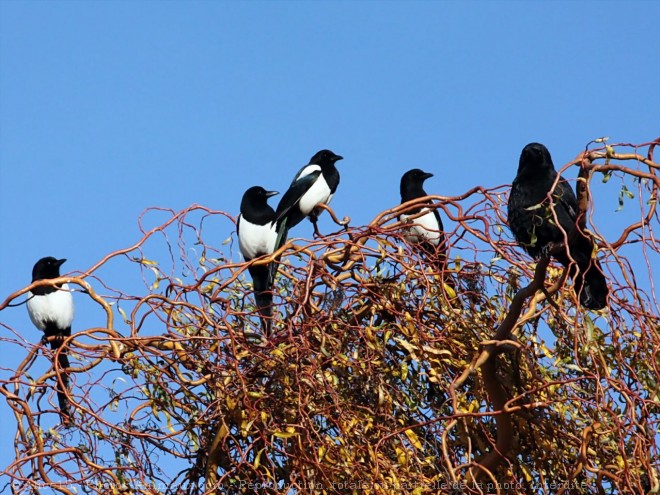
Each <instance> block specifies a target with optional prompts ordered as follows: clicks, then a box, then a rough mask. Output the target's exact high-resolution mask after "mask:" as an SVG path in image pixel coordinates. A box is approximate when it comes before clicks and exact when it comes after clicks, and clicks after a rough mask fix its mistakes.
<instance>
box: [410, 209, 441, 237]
mask: <svg viewBox="0 0 660 495" xmlns="http://www.w3.org/2000/svg"><path fill="white" fill-rule="evenodd" d="M422 211H426V212H428V213H426V214H425V215H421V216H419V217H417V218H415V219H413V220H412V222H414V223H413V224H412V225H411V226H410V227H409V228H408V229H407V231H406V233H405V234H404V236H405V238H406V240H407V241H408V242H411V243H414V244H416V243H420V242H430V243H431V244H433V245H434V246H437V245H438V244H439V243H440V237H441V235H442V234H441V232H440V226H439V225H438V220H437V218H435V214H434V213H433V212H432V211H429V209H428V208H423V209H422ZM411 216H413V215H401V221H402V222H405V221H407V220H408V219H409V218H410V217H411Z"/></svg>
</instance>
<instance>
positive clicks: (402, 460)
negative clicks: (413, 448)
mask: <svg viewBox="0 0 660 495" xmlns="http://www.w3.org/2000/svg"><path fill="white" fill-rule="evenodd" d="M394 451H395V452H396V460H397V461H398V463H399V464H401V465H402V466H405V465H406V464H408V456H407V455H406V451H405V450H403V449H402V448H400V447H397V446H395V447H394Z"/></svg>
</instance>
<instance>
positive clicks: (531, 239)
mask: <svg viewBox="0 0 660 495" xmlns="http://www.w3.org/2000/svg"><path fill="white" fill-rule="evenodd" d="M556 178H557V171H556V170H555V167H554V165H553V163H552V158H551V157H550V152H549V151H548V149H547V148H546V147H545V146H543V145H542V144H539V143H530V144H528V145H527V146H525V147H524V148H523V150H522V153H521V155H520V164H519V165H518V174H517V175H516V178H515V179H514V181H513V185H512V187H511V194H510V195H509V204H508V223H509V228H510V229H511V232H513V235H514V236H515V237H516V240H517V241H518V244H520V246H522V248H523V249H524V250H525V251H527V253H529V254H530V255H531V256H533V257H535V258H538V257H539V256H541V255H542V254H544V253H545V251H546V250H547V249H548V248H549V247H550V245H551V244H556V243H563V242H564V239H565V235H566V236H567V237H568V240H569V245H568V250H567V251H568V252H567V251H566V250H563V251H561V252H559V253H553V256H554V258H555V259H556V260H557V261H559V262H560V263H561V264H562V265H564V266H565V267H567V268H568V269H569V276H570V277H571V278H572V279H573V281H574V288H575V292H576V294H578V296H579V298H580V303H581V304H582V306H584V307H585V308H588V309H602V308H604V307H605V306H606V305H607V294H608V293H609V289H608V287H607V281H606V279H605V276H604V275H603V272H602V270H601V268H600V263H598V260H596V259H595V258H592V253H593V248H594V241H593V239H592V238H591V236H589V235H588V234H585V233H583V232H580V231H578V232H575V233H574V234H573V231H574V229H577V226H576V221H577V215H578V211H579V207H578V203H577V198H576V196H575V193H574V192H573V189H572V188H571V186H570V185H569V184H568V182H566V180H565V179H563V178H561V177H560V178H559V182H558V183H557V187H556V188H555V190H554V191H553V193H552V202H553V203H554V208H552V207H551V205H550V202H549V201H548V193H549V192H550V189H551V188H552V185H553V183H554V181H555V179H556ZM553 209H554V212H555V215H556V217H557V221H555V219H554V216H553V213H552V210H553ZM564 233H565V234H564ZM569 253H570V257H569ZM571 258H572V259H573V260H574V261H575V263H571ZM576 265H577V266H576Z"/></svg>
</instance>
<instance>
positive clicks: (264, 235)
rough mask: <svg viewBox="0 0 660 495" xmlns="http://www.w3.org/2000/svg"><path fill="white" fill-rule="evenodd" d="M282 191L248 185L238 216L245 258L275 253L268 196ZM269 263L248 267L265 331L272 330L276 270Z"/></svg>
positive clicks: (274, 229) (273, 222)
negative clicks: (249, 186)
mask: <svg viewBox="0 0 660 495" xmlns="http://www.w3.org/2000/svg"><path fill="white" fill-rule="evenodd" d="M276 194H279V193H278V192H277V191H267V190H266V189H264V188H263V187H261V186H254V187H251V188H249V189H248V190H247V191H245V193H244V194H243V199H242V201H241V213H240V215H239V216H238V222H237V231H238V245H239V247H240V250H241V253H242V254H243V257H244V258H245V261H252V260H253V259H254V258H258V257H260V256H264V255H268V254H272V253H273V252H274V251H275V243H276V240H277V228H276V223H275V210H273V208H272V207H271V206H270V205H269V204H268V198H270V197H272V196H275V195H276ZM274 264H275V263H268V264H266V265H250V266H249V267H248V271H249V272H250V276H251V277H252V285H253V287H254V299H255V301H256V304H257V308H258V310H259V314H260V316H261V321H262V325H263V328H264V332H265V334H266V335H267V334H268V333H269V332H270V322H271V317H272V304H273V292H272V289H273V278H274V270H273V268H272V266H271V265H274Z"/></svg>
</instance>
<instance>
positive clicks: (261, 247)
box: [238, 216, 277, 260]
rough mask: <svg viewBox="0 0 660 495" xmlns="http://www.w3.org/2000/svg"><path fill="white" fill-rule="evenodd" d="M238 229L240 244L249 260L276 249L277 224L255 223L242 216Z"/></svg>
mask: <svg viewBox="0 0 660 495" xmlns="http://www.w3.org/2000/svg"><path fill="white" fill-rule="evenodd" d="M239 222H240V225H239V229H238V246H239V248H240V249H241V253H243V257H244V258H245V259H247V260H251V259H253V258H257V257H259V256H263V255H264V254H270V253H272V252H273V251H274V250H275V241H276V240H277V232H276V231H275V224H273V223H272V222H271V223H267V224H266V225H255V224H253V223H250V222H248V221H247V220H245V218H243V217H242V216H241V218H240V219H239Z"/></svg>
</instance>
